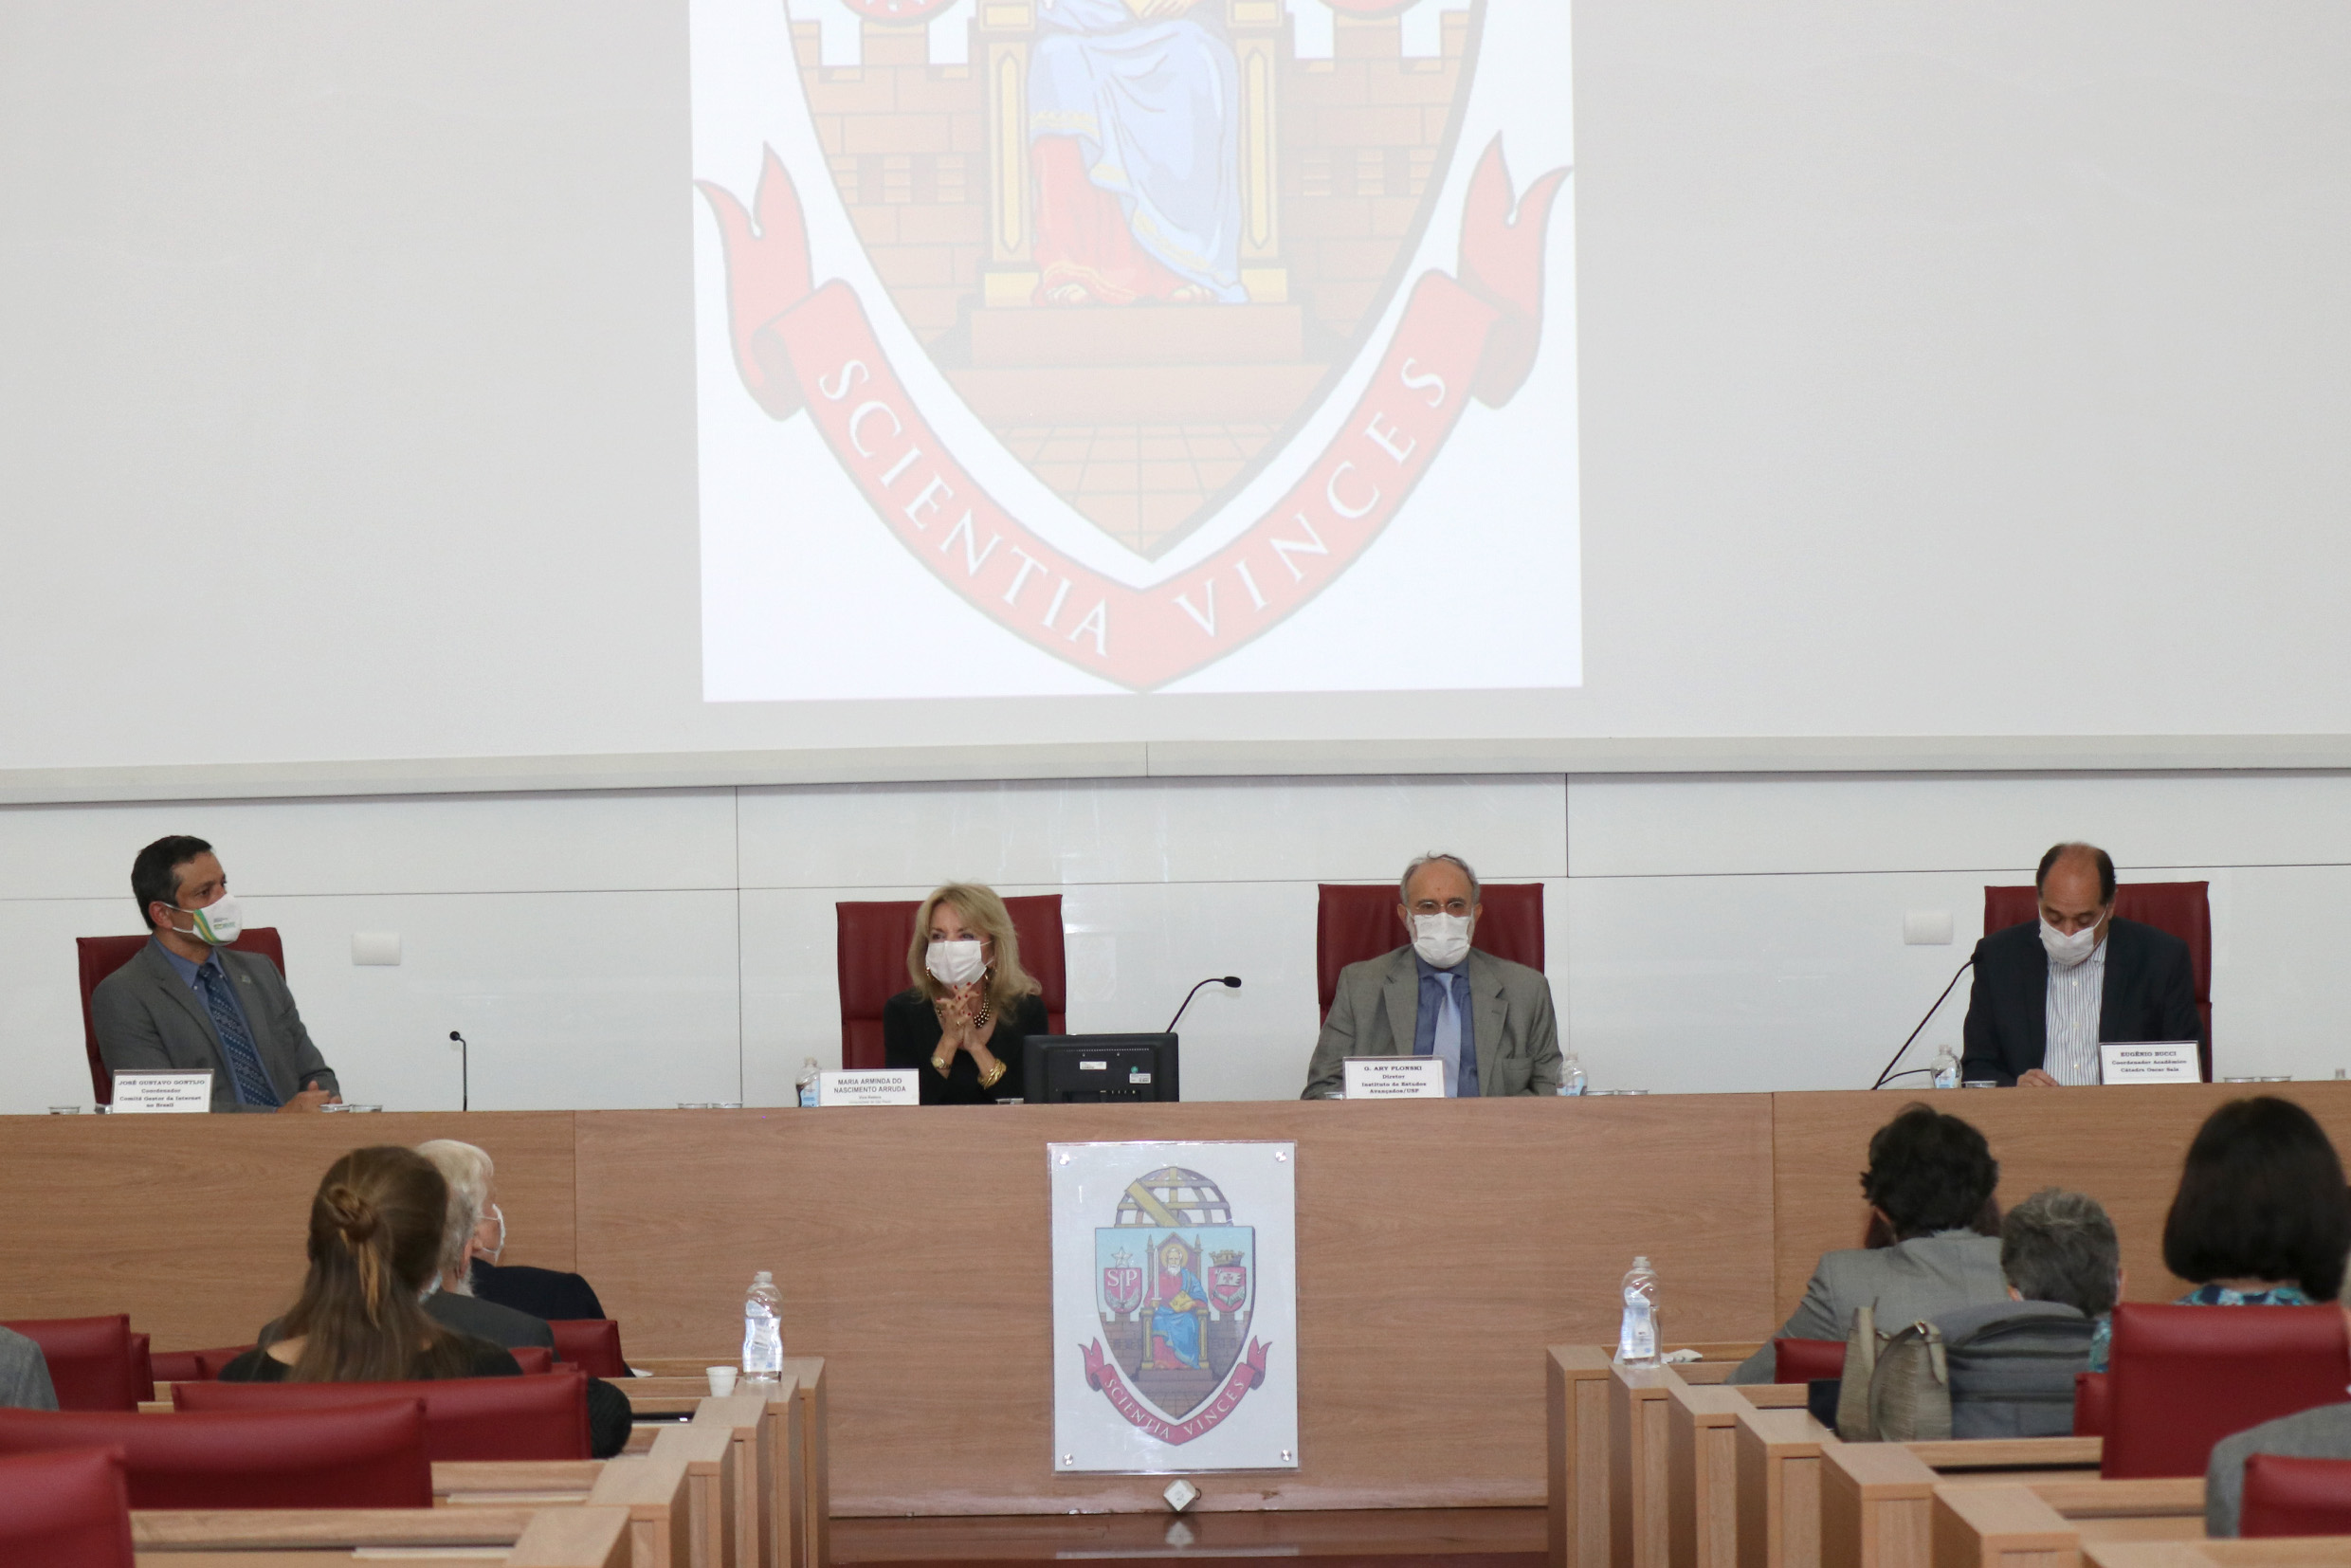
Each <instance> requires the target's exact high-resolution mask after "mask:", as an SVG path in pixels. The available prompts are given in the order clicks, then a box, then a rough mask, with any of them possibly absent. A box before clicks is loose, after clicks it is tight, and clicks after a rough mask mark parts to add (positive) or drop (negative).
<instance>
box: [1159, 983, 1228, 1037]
mask: <svg viewBox="0 0 2351 1568" xmlns="http://www.w3.org/2000/svg"><path fill="white" fill-rule="evenodd" d="M1203 985H1224V986H1230V987H1232V989H1233V990H1235V991H1238V990H1240V989H1241V976H1240V975H1210V976H1209V977H1208V978H1207V979H1205V980H1202V981H1201V982H1200V985H1195V986H1194V987H1193V988H1192V989H1191V990H1190V991H1187V992H1185V993H1184V999H1183V1002H1182V1004H1181V1005H1180V1006H1178V1007H1177V1008H1176V1009H1175V1017H1174V1018H1170V1019H1169V1020H1168V1021H1167V1028H1165V1029H1163V1030H1160V1031H1159V1032H1160V1033H1162V1034H1173V1033H1175V1025H1176V1023H1177V1022H1178V1021H1179V1020H1180V1019H1181V1018H1182V1017H1183V1015H1184V1009H1185V1008H1188V1007H1190V1006H1191V1005H1192V999H1193V998H1194V996H1197V995H1198V994H1200V986H1203Z"/></svg>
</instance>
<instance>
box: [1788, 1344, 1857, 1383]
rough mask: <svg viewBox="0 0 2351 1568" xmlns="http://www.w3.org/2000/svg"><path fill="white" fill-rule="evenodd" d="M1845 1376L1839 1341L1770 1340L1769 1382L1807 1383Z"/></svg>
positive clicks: (1843, 1347)
mask: <svg viewBox="0 0 2351 1568" xmlns="http://www.w3.org/2000/svg"><path fill="white" fill-rule="evenodd" d="M1844 1376H1845V1341H1844V1340H1773V1341H1772V1381H1773V1382H1775V1383H1809V1382H1811V1381H1813V1379H1814V1378H1816V1377H1844Z"/></svg>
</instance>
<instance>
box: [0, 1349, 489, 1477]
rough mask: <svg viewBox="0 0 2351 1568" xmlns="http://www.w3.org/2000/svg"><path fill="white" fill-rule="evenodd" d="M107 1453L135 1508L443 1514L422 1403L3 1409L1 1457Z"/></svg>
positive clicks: (408, 1400)
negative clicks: (185, 1411) (435, 1509)
mask: <svg viewBox="0 0 2351 1568" xmlns="http://www.w3.org/2000/svg"><path fill="white" fill-rule="evenodd" d="M511 1380H512V1379H510V1381H511ZM534 1380H536V1379H534ZM99 1447H102V1448H108V1449H119V1450H120V1451H121V1453H122V1455H123V1468H124V1475H125V1479H126V1481H127V1483H128V1486H129V1490H130V1500H131V1506H132V1507H134V1508H429V1507H431V1506H432V1465H431V1463H430V1461H429V1460H428V1458H427V1457H426V1450H425V1415H424V1406H423V1403H422V1402H421V1401H419V1400H417V1399H414V1398H405V1399H402V1398H383V1397H380V1396H379V1397H377V1398H376V1399H374V1400H373V1401H370V1402H365V1403H360V1404H351V1405H341V1406H336V1407H332V1408H329V1409H314V1410H286V1411H272V1412H241V1413H235V1414H218V1415H140V1414H138V1413H130V1414H124V1413H120V1412H116V1411H105V1412H99V1411H64V1412H59V1411H41V1410H0V1454H11V1453H40V1452H48V1451H52V1450H55V1449H87V1448H99Z"/></svg>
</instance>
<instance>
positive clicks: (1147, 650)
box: [701, 137, 1567, 691]
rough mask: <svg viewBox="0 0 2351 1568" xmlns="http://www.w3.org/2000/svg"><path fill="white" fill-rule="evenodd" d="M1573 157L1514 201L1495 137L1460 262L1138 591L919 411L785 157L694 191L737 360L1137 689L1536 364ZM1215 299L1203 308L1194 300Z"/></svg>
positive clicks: (1178, 670) (871, 495) (1336, 555)
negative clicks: (831, 257)
mask: <svg viewBox="0 0 2351 1568" xmlns="http://www.w3.org/2000/svg"><path fill="white" fill-rule="evenodd" d="M1566 176H1567V171H1565V170H1563V169H1561V170H1554V171H1552V172H1551V173H1547V174H1545V175H1543V176H1542V177H1541V178H1540V179H1539V180H1537V181H1536V182H1535V183H1534V185H1533V186H1531V187H1530V188H1529V189H1528V190H1527V191H1526V194H1525V195H1524V196H1523V197H1522V199H1520V200H1519V201H1518V202H1516V203H1515V206H1516V209H1517V211H1516V216H1515V217H1514V216H1513V212H1512V209H1513V206H1514V203H1513V201H1512V199H1511V185H1510V176H1509V172H1508V170H1507V168H1506V167H1505V166H1504V162H1503V155H1502V144H1501V138H1500V137H1497V138H1495V140H1494V142H1493V143H1492V144H1491V145H1489V146H1488V147H1487V148H1486V150H1485V155H1484V156H1483V157H1482V158H1481V159H1480V160H1479V163H1478V168H1477V171H1476V173H1475V174H1474V175H1473V176H1472V177H1471V180H1470V185H1469V189H1468V191H1467V197H1466V201H1465V204H1464V209H1463V214H1462V241H1461V265H1460V269H1459V276H1458V277H1449V276H1448V275H1446V274H1444V273H1442V272H1437V271H1433V270H1431V271H1429V272H1425V273H1423V274H1422V275H1421V276H1420V278H1419V279H1418V280H1417V281H1416V282H1415V283H1413V285H1412V295H1411V298H1410V301H1409V302H1408V304H1407V306H1406V309H1405V313H1404V317H1403V319H1402V320H1401V321H1400V322H1399V323H1398V324H1397V327H1396V331H1395V336H1394V338H1393V339H1391V341H1390V342H1389V344H1388V346H1387V348H1386V349H1385V351H1384V352H1383V353H1382V354H1381V356H1380V358H1379V368H1378V372H1377V374H1376V375H1374V376H1373V378H1372V381H1371V384H1370V386H1369V387H1368V388H1367V389H1366V390H1365V391H1364V392H1363V394H1362V396H1361V397H1360V398H1359V399H1358V401H1357V403H1356V406H1355V407H1354V409H1353V410H1350V411H1349V413H1348V415H1347V418H1346V421H1345V423H1344V424H1343V425H1342V426H1341V427H1340V433H1339V434H1338V436H1337V437H1335V438H1334V439H1333V440H1332V442H1331V444H1330V446H1329V447H1327V448H1325V449H1324V450H1323V452H1322V453H1321V456H1320V457H1318V458H1317V459H1316V461H1315V463H1314V464H1313V465H1312V466H1311V467H1309V468H1308V469H1307V470H1306V473H1305V475H1304V477H1303V478H1302V479H1301V480H1300V481H1299V482H1298V483H1297V484H1296V485H1294V486H1293V487H1292V488H1291V490H1290V491H1289V493H1288V494H1287V495H1285V497H1284V498H1283V499H1282V500H1281V501H1279V502H1278V503H1277V504H1275V505H1274V506H1273V507H1271V508H1270V509H1268V510H1267V512H1266V513H1265V515H1264V516H1263V517H1261V518H1260V519H1259V520H1257V521H1256V522H1255V523H1253V524H1252V525H1251V526H1250V527H1249V528H1248V530H1247V531H1245V532H1244V533H1243V534H1242V535H1241V536H1240V537H1239V538H1236V539H1234V540H1233V541H1232V542H1231V543H1230V544H1228V545H1226V546H1225V547H1224V548H1223V549H1221V550H1219V551H1217V552H1216V553H1215V554H1214V555H1212V556H1210V557H1209V558H1208V559H1206V560H1204V561H1202V562H1200V563H1199V564H1197V565H1195V566H1194V567H1191V568H1189V569H1187V570H1185V571H1183V572H1181V573H1178V574H1175V576H1173V577H1171V578H1170V579H1168V580H1167V581H1165V582H1162V583H1159V584H1157V585H1155V586H1153V587H1150V588H1130V587H1128V586H1126V585H1125V584H1123V583H1121V582H1118V581H1117V580H1115V579H1113V578H1111V577H1108V576H1105V575H1103V574H1101V573H1099V572H1096V571H1094V570H1092V569H1091V568H1089V567H1086V566H1084V565H1082V564H1081V563H1079V562H1078V561H1076V560H1075V559H1073V558H1071V557H1070V556H1067V555H1066V554H1064V553H1063V552H1061V551H1060V550H1057V549H1055V548H1054V547H1053V546H1052V545H1051V544H1049V543H1048V542H1047V541H1046V540H1045V538H1043V537H1042V536H1040V535H1039V534H1038V533H1036V531H1034V530H1033V529H1030V528H1029V527H1027V526H1026V525H1024V524H1023V523H1021V522H1020V520H1017V519H1016V518H1014V517H1013V516H1012V515H1011V513H1010V512H1008V511H1006V510H1005V509H1004V508H1003V507H1002V506H1000V505H998V504H997V503H996V501H994V500H993V499H992V498H991V497H990V496H989V495H988V493H987V492H986V490H985V489H983V488H982V487H981V485H980V483H979V482H978V480H977V479H975V477H974V476H973V474H972V472H971V470H970V469H968V468H966V467H965V466H964V465H962V463H961V462H959V461H958V460H957V458H956V456H955V454H953V453H952V452H950V451H949V450H948V449H947V447H946V444H945V443H944V442H943V441H942V440H941V439H940V438H939V433H938V431H937V430H936V429H934V428H932V427H931V426H930V425H929V424H928V423H927V422H926V421H925V420H924V419H923V418H922V416H921V414H920V412H919V411H918V410H916V408H915V405H914V401H913V399H912V398H911V397H910V396H909V395H908V394H907V392H906V389H905V386H904V384H903V383H902V381H901V380H900V379H899V377H898V375H897V374H896V372H895V371H894V370H893V369H892V367H891V365H890V362H889V358H888V356H886V355H885V354H884V352H883V350H882V347H881V344H880V342H879V341H878V340H877V339H876V338H875V337H874V333H873V326H872V322H871V321H870V320H869V319H868V318H867V316H866V306H865V301H863V300H861V299H860V298H859V296H858V294H857V292H856V290H855V289H853V288H852V287H850V285H849V284H848V283H846V282H843V281H841V280H838V279H835V280H833V281H831V282H829V283H824V284H822V285H815V284H814V283H813V282H812V278H811V266H810V262H809V250H808V232H807V224H806V221H805V218H804V216H803V211H802V208H801V205H800V198H799V192H798V191H797V189H796V188H795V187H794V185H793V179H792V175H791V173H789V172H788V171H787V170H786V169H785V168H784V166H783V164H782V162H781V161H780V160H779V159H777V157H776V156H775V151H774V150H773V149H769V150H768V153H767V157H766V163H765V166H764V168H763V170H762V172H761V174H760V177H759V189H758V193H757V196H756V207H757V228H756V231H755V229H754V227H753V221H752V214H751V213H750V212H748V211H746V210H744V208H743V206H742V204H741V203H740V202H738V200H736V199H735V197H734V196H733V195H731V194H729V193H728V192H727V191H723V190H721V189H720V188H719V187H717V186H714V185H710V184H707V183H704V184H702V187H701V189H702V193H703V195H705V196H706V197H707V198H708V199H709V201H710V205H711V209H712V210H713V212H715V213H716V215H717V217H718V221H719V226H720V231H721V233H722V234H723V236H724V238H725V244H726V268H727V295H728V308H729V316H730V320H731V327H732V337H733V341H734V346H735V359H736V366H737V368H738V371H739V372H740V374H741V375H742V378H743V384H744V386H745V387H746V388H747V389H748V390H749V391H750V392H751V395H752V396H753V398H754V399H756V401H757V402H758V404H759V406H760V407H761V408H762V409H764V410H767V411H768V413H769V414H771V415H772V416H774V417H775V418H776V419H779V420H780V419H789V418H791V417H793V415H794V414H796V413H798V412H799V411H800V410H803V409H806V410H808V412H809V415H810V417H811V419H813V420H814V421H815V423H816V427H817V428H818V429H819V430H820V431H822V432H823V434H824V437H825V440H826V442H827V444H828V445H829V447H831V449H832V452H833V455H834V456H835V457H836V458H837V459H838V460H839V461H840V463H841V465H842V467H843V468H844V469H845V470H846V471H847V473H848V475H849V477H850V478H851V479H852V480H854V481H855V482H856V483H857V485H858V487H859V488H860V489H861V490H862V491H863V492H864V494H865V496H866V501H867V502H868V503H870V504H871V506H872V507H873V509H874V512H875V514H876V515H877V516H878V517H880V518H881V520H883V522H884V524H886V525H887V526H888V527H889V529H890V531H891V532H892V533H894V534H895V535H897V537H898V538H899V540H900V542H901V543H902V544H903V545H904V546H905V547H906V549H907V550H908V551H909V552H910V553H911V554H912V555H913V556H915V558H916V559H918V560H920V561H921V562H922V563H923V564H924V565H925V566H926V567H928V568H929V569H930V571H931V572H933V573H934V574H937V575H938V576H939V579H940V580H941V581H943V582H945V583H947V584H948V585H949V586H951V587H953V588H954V589H956V590H957V592H958V593H961V594H962V595H963V596H964V597H965V598H966V599H967V600H969V601H970V602H971V603H972V605H973V606H975V608H976V609H978V610H980V611H984V612H985V613H987V614H988V615H990V616H991V617H993V619H994V620H995V621H996V622H998V623H999V624H1000V625H1002V626H1003V627H1004V628H1005V629H1007V630H1010V631H1012V632H1014V633H1016V634H1018V635H1019V636H1021V637H1023V638H1026V639H1027V640H1028V641H1029V642H1030V643H1031V644H1033V645H1034V646H1036V647H1040V648H1043V649H1045V650H1047V651H1048V652H1050V653H1052V654H1054V655H1056V656H1058V657H1060V658H1062V659H1065V660H1066V661H1068V662H1069V663H1070V664H1072V665H1077V666H1078V667H1080V668H1082V669H1085V670H1088V671H1091V672H1092V673H1094V674H1096V675H1099V676H1102V677H1103V679H1105V680H1109V681H1113V682H1116V683H1117V684H1120V685H1122V686H1126V687H1129V688H1130V689H1134V690H1139V691H1140V690H1149V689H1151V688H1153V687H1157V686H1161V685H1165V684H1167V683H1168V682H1171V681H1174V680H1175V679H1177V678H1179V677H1181V676H1184V675H1187V674H1190V673H1192V672H1193V671H1194V670H1197V669H1199V668H1201V667H1202V666H1203V665H1208V664H1211V663H1212V662H1214V661H1215V660H1217V659H1220V658H1222V657H1224V656H1225V655H1226V654H1228V653H1230V652H1231V651H1233V649H1235V648H1237V647H1241V646H1242V645H1244V644H1246V643H1248V642H1251V641H1253V640H1254V639H1256V638H1257V637H1259V636H1262V635H1263V634H1264V633H1265V632H1267V630H1269V629H1272V628H1273V627H1275V626H1277V625H1279V624H1280V623H1281V622H1282V621H1283V620H1284V619H1285V618H1286V617H1288V616H1289V615H1291V614H1293V613H1295V612H1296V611H1298V610H1299V609H1300V608H1301V607H1303V605H1305V604H1306V603H1307V602H1308V601H1309V600H1311V599H1312V598H1313V597H1314V596H1315V595H1316V594H1317V593H1321V591H1322V590H1323V589H1324V588H1326V587H1328V586H1329V585H1330V584H1331V582H1332V581H1334V580H1335V579H1336V578H1337V577H1338V576H1339V574H1340V573H1341V572H1343V571H1344V570H1345V569H1346V568H1347V566H1348V565H1350V564H1351V563H1352V562H1353V560H1354V559H1355V557H1356V556H1358V555H1359V554H1360V553H1361V552H1362V550H1363V549H1364V547H1365V546H1366V545H1368V544H1370V543H1371V541H1372V540H1373V539H1374V538H1377V537H1378V534H1379V532H1380V530H1381V529H1382V528H1384V527H1386V526H1387V524H1388V522H1389V521H1390V520H1392V519H1393V518H1394V517H1395V515H1396V513H1397V511H1398V509H1399V508H1400V507H1402V505H1403V504H1404V501H1405V500H1406V498H1408V497H1409V496H1410V495H1411V494H1412V488H1413V486H1414V485H1415V484H1417V483H1419V482H1420V480H1421V478H1422V476H1423V475H1425V474H1426V473H1427V472H1428V471H1429V466H1430V464H1431V461H1432V460H1433V459H1434V458H1435V456H1436V454H1437V451H1438V449H1439V448H1441V447H1443V446H1444V445H1445V442H1446V440H1447V438H1448V437H1449V436H1450V435H1451V434H1452V430H1453V427H1454V425H1455V423H1456V422H1457V421H1458V420H1459V419H1460V417H1461V413H1462V410H1463V409H1464V407H1465V406H1466V405H1467V401H1468V399H1469V398H1471V397H1475V398H1476V399H1477V400H1478V401H1480V402H1482V403H1485V405H1487V406H1488V407H1492V408H1499V407H1501V406H1502V405H1503V404H1504V403H1506V402H1507V401H1508V400H1509V399H1510V397H1511V396H1512V395H1513V394H1514V393H1515V392H1517V391H1518V390H1519V388H1520V387H1521V386H1522V384H1523V383H1524V382H1525V380H1526V377H1527V374H1528V373H1529V372H1531V371H1532V370H1533V368H1534V363H1535V354H1536V350H1537V348H1538V346H1539V344H1540V337H1541V324H1542V262H1543V237H1544V224H1545V220H1546V218H1547V217H1548V216H1549V213H1550V209H1551V203H1552V199H1553V197H1554V196H1555V195H1556V194H1557V193H1558V188H1559V184H1560V182H1561V181H1562V180H1563V179H1565V178H1566ZM1198 308H1204V309H1205V308H1212V307H1205V306H1204V307H1198Z"/></svg>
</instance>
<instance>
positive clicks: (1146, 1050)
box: [1021, 1034, 1183, 1105]
mask: <svg viewBox="0 0 2351 1568" xmlns="http://www.w3.org/2000/svg"><path fill="white" fill-rule="evenodd" d="M1021 1068H1022V1071H1023V1072H1024V1073H1025V1074H1026V1077H1025V1078H1024V1079H1023V1083H1024V1084H1025V1085H1027V1089H1028V1100H1029V1103H1030V1104H1032V1105H1066V1104H1093V1103H1099V1102H1104V1101H1115V1100H1137V1101H1140V1100H1168V1101H1174V1100H1180V1099H1182V1098H1183V1096H1182V1094H1181V1092H1180V1085H1179V1082H1178V1079H1177V1075H1176V1070H1175V1035H1173V1034H1038V1035H1032V1036H1030V1040H1029V1042H1028V1045H1027V1048H1026V1054H1025V1055H1024V1056H1023V1058H1022V1061H1021Z"/></svg>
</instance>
